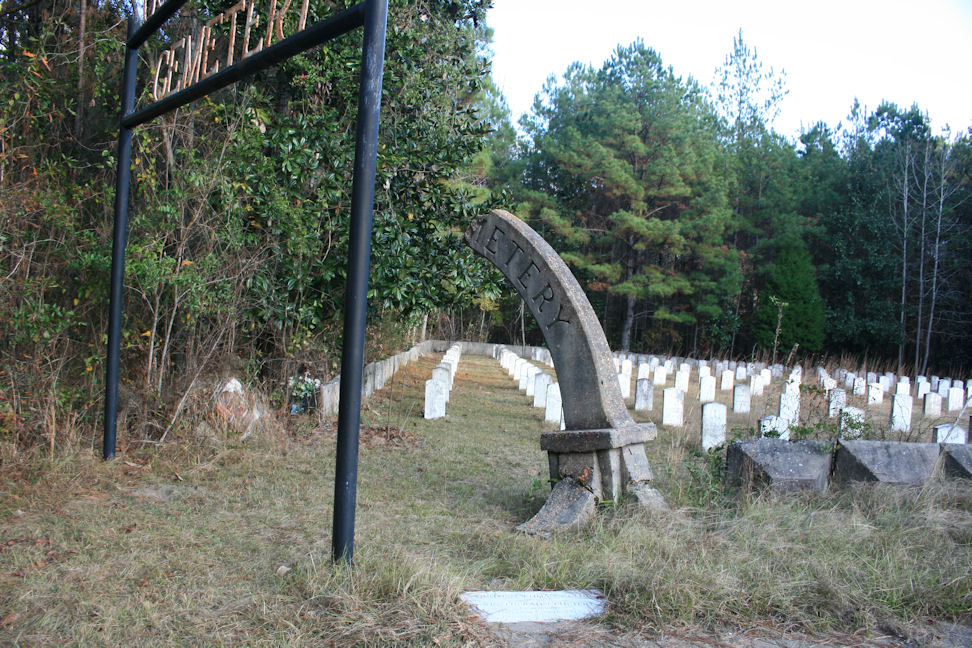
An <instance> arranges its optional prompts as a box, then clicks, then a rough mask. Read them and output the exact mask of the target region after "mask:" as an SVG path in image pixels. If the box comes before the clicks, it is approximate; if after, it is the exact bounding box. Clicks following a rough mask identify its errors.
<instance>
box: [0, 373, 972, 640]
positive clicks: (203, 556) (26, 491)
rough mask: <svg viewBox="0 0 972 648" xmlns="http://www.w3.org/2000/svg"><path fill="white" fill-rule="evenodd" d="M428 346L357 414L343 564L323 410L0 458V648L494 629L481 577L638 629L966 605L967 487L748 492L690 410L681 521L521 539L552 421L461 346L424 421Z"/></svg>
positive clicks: (846, 625)
mask: <svg viewBox="0 0 972 648" xmlns="http://www.w3.org/2000/svg"><path fill="white" fill-rule="evenodd" d="M436 361H437V358H431V357H430V358H424V359H422V360H421V361H419V362H417V363H414V364H412V365H410V366H409V367H408V368H407V370H405V371H404V372H402V373H400V374H399V375H398V376H396V379H395V381H393V383H392V384H391V385H390V386H389V387H388V388H386V389H385V390H384V391H383V392H381V393H380V394H379V395H378V397H377V398H375V399H372V401H371V402H370V403H369V404H368V405H367V409H366V411H365V412H364V423H365V424H366V426H368V427H367V428H366V430H367V432H368V434H367V435H366V439H367V440H368V441H367V442H363V443H362V447H361V455H360V467H359V491H358V516H357V530H356V553H355V565H356V566H355V569H353V570H348V569H345V568H343V567H341V566H335V565H333V564H332V563H331V561H330V524H331V501H332V492H333V474H334V466H333V429H332V428H329V427H324V428H318V427H315V426H314V425H313V424H312V423H311V422H310V420H309V419H297V418H295V419H292V420H291V421H290V425H289V429H290V432H291V435H290V437H289V438H287V439H271V440H264V441H262V442H259V441H258V442H257V443H255V444H252V445H248V446H247V447H233V446H232V445H231V444H230V443H229V442H227V441H225V439H224V443H223V445H222V446H221V447H209V448H204V449H197V448H196V447H195V446H194V445H193V444H192V443H191V442H190V441H189V440H188V439H186V440H184V441H183V442H181V444H180V441H179V439H176V442H175V443H173V444H171V445H168V446H167V447H165V448H162V449H153V450H152V451H148V450H146V451H143V452H139V453H133V454H129V455H127V456H125V457H124V458H123V459H121V460H116V461H113V462H109V463H107V464H106V463H103V462H101V461H99V460H98V459H96V458H95V457H94V456H92V455H77V456H74V457H71V458H67V459H61V460H53V461H51V460H47V461H46V463H44V462H40V461H34V460H31V461H27V460H19V461H18V460H6V461H4V463H3V464H2V466H0V495H2V497H0V645H6V644H9V645H55V644H56V645H85V646H87V645H108V644H115V645H178V646H195V645H199V646H223V645H241V644H245V645H254V646H263V645H265V646H287V645H295V646H296V645H300V646H330V645H335V646H346V645H363V646H396V645H402V646H405V645H411V646H428V645H443V646H468V645H471V646H476V645H481V646H488V645H495V643H496V640H495V639H493V638H490V637H489V636H488V635H487V634H486V632H485V629H484V628H483V627H482V626H481V625H479V624H478V622H476V621H475V620H472V619H469V618H467V617H466V613H465V611H464V609H463V608H462V607H461V605H460V604H459V601H458V598H457V594H458V593H459V592H461V591H464V590H469V589H500V588H503V589H527V588H540V589H546V588H586V587H597V588H600V589H602V590H604V591H605V592H606V593H607V594H608V598H609V601H610V614H609V616H608V617H607V619H606V620H605V621H604V623H607V624H610V625H617V626H624V627H625V628H628V629H642V630H645V631H651V630H657V629H672V628H685V627H690V628H695V629H699V630H704V629H705V628H707V627H710V626H724V625H731V626H732V625H748V624H755V623H772V624H774V625H775V626H777V627H783V628H797V629H800V630H803V631H811V632H816V631H827V630H831V629H836V630H841V631H848V632H849V631H854V630H858V629H861V628H865V629H867V628H871V627H873V626H874V625H875V624H876V623H878V622H891V623H894V624H896V625H898V626H900V627H905V628H907V627H918V626H920V625H921V624H922V623H923V622H924V620H926V619H929V618H938V619H960V618H962V617H963V616H965V615H968V614H969V612H970V609H972V599H970V594H969V593H970V592H972V576H970V569H969V565H972V487H970V485H969V484H966V483H954V482H944V481H940V480H939V481H936V482H935V483H933V484H930V485H929V486H927V487H926V488H924V489H887V488H880V487H862V488H857V489H851V490H848V491H840V492H831V493H827V494H824V495H815V496H801V497H788V498H781V497H775V496H772V495H765V496H758V497H748V498H747V497H740V496H739V495H738V494H735V493H731V492H727V491H726V490H725V489H723V488H722V486H721V482H720V481H719V474H718V469H719V465H718V462H717V461H716V462H713V461H712V460H711V458H707V457H703V456H699V455H698V453H696V452H695V448H696V446H697V443H698V441H697V440H696V438H695V437H696V436H698V433H697V429H698V428H697V426H698V423H697V417H698V413H697V412H696V411H694V410H697V409H698V407H697V406H696V407H695V408H694V409H690V411H689V415H688V420H687V424H686V426H685V427H683V428H682V429H680V430H676V429H668V428H660V430H659V438H658V440H657V441H655V442H654V443H653V444H651V447H650V449H649V450H650V460H651V462H652V467H653V468H654V469H655V472H656V478H657V482H658V485H659V488H660V489H661V490H662V492H663V493H664V494H665V496H666V497H667V499H668V501H669V502H670V504H672V505H673V506H674V507H675V510H674V512H673V513H671V514H667V515H655V516H650V515H648V514H646V513H644V512H642V511H639V510H635V509H634V508H632V507H630V506H628V505H624V504H622V505H621V506H620V507H617V508H615V507H608V508H606V509H605V510H604V511H603V514H602V515H600V516H599V517H598V519H597V521H596V522H595V523H594V524H592V525H591V526H590V527H588V528H586V529H584V530H581V531H578V532H575V533H570V534H566V535H563V536H560V537H557V538H555V539H553V540H541V539H537V538H533V537H528V536H523V535H519V534H516V533H514V532H513V531H512V529H513V527H514V526H515V525H516V524H518V523H519V522H522V521H523V520H525V519H527V518H528V517H529V516H530V515H532V514H533V513H534V512H535V511H536V510H537V509H538V508H539V507H540V505H541V504H542V501H543V498H544V497H545V496H546V493H547V492H548V487H547V485H546V478H547V475H546V459H545V457H544V455H543V453H542V452H541V451H540V450H539V443H538V440H539V434H540V432H541V431H542V423H541V418H542V415H541V413H538V411H537V410H534V409H533V408H532V407H530V406H529V402H528V399H527V398H526V397H525V396H523V395H522V394H521V393H519V392H518V391H517V390H516V385H515V384H514V383H513V381H512V380H511V379H509V378H508V377H507V376H506V375H505V374H504V373H502V372H501V369H500V368H499V365H498V364H497V363H495V361H493V360H491V359H488V358H481V357H475V356H464V357H463V359H462V362H461V363H460V366H459V374H458V376H457V381H456V387H455V389H454V391H453V393H452V400H451V402H450V403H449V406H448V416H447V417H446V418H444V419H437V420H432V421H426V420H424V419H422V418H421V400H422V393H423V392H422V389H423V387H424V380H425V379H426V378H427V377H428V375H430V374H431V370H432V367H433V366H434V364H435V362H436ZM719 394H720V396H719V397H720V400H722V399H724V398H725V393H723V392H720V393H719ZM772 398H773V396H772V395H768V396H767V397H766V399H765V400H766V401H767V402H769V403H771V402H772ZM692 399H693V396H692V395H691V393H690V396H689V397H687V398H686V402H687V403H688V402H691V400H692ZM660 404H661V401H660V394H659V398H658V399H657V401H656V409H655V410H654V412H653V414H654V415H655V416H652V417H651V418H653V419H656V417H657V418H660V416H658V415H660ZM852 404H853V403H852ZM761 407H763V408H764V409H765V407H768V406H765V405H761V404H760V403H759V401H758V400H757V402H756V404H755V406H754V410H755V411H754V412H753V413H752V414H751V415H749V416H746V417H745V418H742V417H740V418H735V415H732V414H730V424H731V425H734V426H735V427H737V428H740V429H748V428H749V427H751V426H753V425H755V422H754V421H755V419H757V418H758V417H759V416H760V415H762V411H763V410H761V409H760V408H761ZM126 461H127V462H128V463H126ZM42 464H43V465H42ZM130 464H135V465H130Z"/></svg>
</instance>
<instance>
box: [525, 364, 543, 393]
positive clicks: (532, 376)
mask: <svg viewBox="0 0 972 648" xmlns="http://www.w3.org/2000/svg"><path fill="white" fill-rule="evenodd" d="M530 367H531V368H530V369H529V370H528V372H527V384H526V395H527V396H534V395H536V393H537V392H536V384H537V376H539V375H540V374H542V373H543V370H542V369H540V367H538V366H536V365H530Z"/></svg>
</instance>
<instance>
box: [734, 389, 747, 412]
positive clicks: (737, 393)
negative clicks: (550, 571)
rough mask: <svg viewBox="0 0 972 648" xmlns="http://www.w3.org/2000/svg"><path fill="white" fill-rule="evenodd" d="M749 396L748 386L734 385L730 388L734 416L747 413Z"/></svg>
mask: <svg viewBox="0 0 972 648" xmlns="http://www.w3.org/2000/svg"><path fill="white" fill-rule="evenodd" d="M750 401H751V395H750V392H749V386H748V385H736V386H735V387H733V388H732V411H733V412H735V413H736V414H745V413H747V412H749V405H750Z"/></svg>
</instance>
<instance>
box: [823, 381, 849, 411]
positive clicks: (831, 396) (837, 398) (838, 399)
mask: <svg viewBox="0 0 972 648" xmlns="http://www.w3.org/2000/svg"><path fill="white" fill-rule="evenodd" d="M845 407H847V392H845V391H844V390H843V389H836V388H834V389H831V390H830V391H829V392H827V418H837V417H838V416H840V411H841V410H842V409H844V408H845Z"/></svg>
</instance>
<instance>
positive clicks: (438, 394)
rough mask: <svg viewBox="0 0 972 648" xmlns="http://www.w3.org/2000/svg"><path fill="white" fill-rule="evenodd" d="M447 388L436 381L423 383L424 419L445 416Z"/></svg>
mask: <svg viewBox="0 0 972 648" xmlns="http://www.w3.org/2000/svg"><path fill="white" fill-rule="evenodd" d="M448 393H449V388H448V386H447V385H446V384H445V383H443V382H441V381H438V380H435V379H433V380H426V381H425V418H427V419H434V418H442V417H443V416H445V406H446V394H448Z"/></svg>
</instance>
